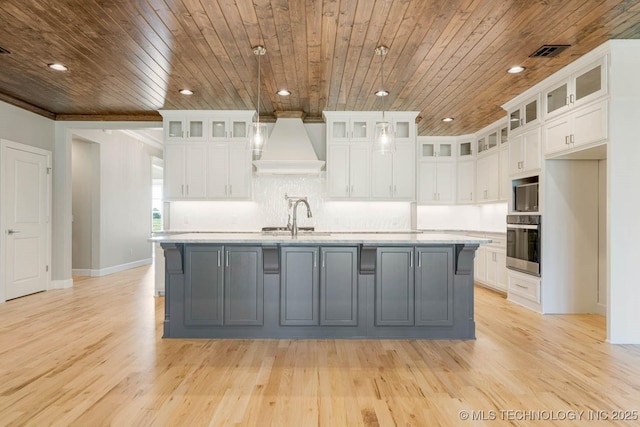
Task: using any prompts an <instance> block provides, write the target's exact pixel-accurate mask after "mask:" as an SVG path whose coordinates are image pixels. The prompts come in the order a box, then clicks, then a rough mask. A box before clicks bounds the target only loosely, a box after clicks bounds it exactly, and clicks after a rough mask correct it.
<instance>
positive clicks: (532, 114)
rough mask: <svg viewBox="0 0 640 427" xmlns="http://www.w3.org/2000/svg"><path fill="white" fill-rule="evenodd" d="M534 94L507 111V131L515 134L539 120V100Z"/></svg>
mask: <svg viewBox="0 0 640 427" xmlns="http://www.w3.org/2000/svg"><path fill="white" fill-rule="evenodd" d="M538 98H539V96H538V95H536V96H534V97H532V98H530V99H527V100H526V101H524V102H522V103H521V104H519V105H516V106H515V107H513V108H511V109H510V110H509V112H508V120H509V133H510V134H517V133H519V132H521V131H524V130H525V129H528V128H529V127H530V126H533V125H535V124H537V123H539V122H540V102H539V100H538Z"/></svg>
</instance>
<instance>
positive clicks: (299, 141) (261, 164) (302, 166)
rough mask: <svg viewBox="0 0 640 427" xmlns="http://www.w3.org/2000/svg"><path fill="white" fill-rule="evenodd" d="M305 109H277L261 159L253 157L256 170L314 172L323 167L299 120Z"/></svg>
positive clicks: (268, 171)
mask: <svg viewBox="0 0 640 427" xmlns="http://www.w3.org/2000/svg"><path fill="white" fill-rule="evenodd" d="M303 116H304V113H303V112H301V111H286V112H277V113H276V124H275V126H274V127H273V130H272V131H271V135H270V136H269V142H268V143H267V146H266V147H265V148H264V151H263V152H262V157H261V158H260V160H255V161H254V162H253V164H254V165H255V166H256V172H257V173H258V174H274V175H276V174H277V175H317V174H319V173H320V171H321V170H322V168H323V167H324V162H323V161H321V160H318V156H317V155H316V152H315V151H314V149H313V145H312V144H311V140H310V139H309V136H308V135H307V131H306V130H305V128H304V124H303V123H302V117H303Z"/></svg>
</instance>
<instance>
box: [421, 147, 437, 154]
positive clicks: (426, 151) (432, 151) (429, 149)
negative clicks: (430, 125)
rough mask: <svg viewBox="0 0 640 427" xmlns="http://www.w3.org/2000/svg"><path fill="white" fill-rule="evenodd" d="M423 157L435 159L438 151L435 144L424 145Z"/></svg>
mask: <svg viewBox="0 0 640 427" xmlns="http://www.w3.org/2000/svg"><path fill="white" fill-rule="evenodd" d="M421 154H422V157H434V156H435V155H436V149H435V146H434V145H433V144H422V153H421Z"/></svg>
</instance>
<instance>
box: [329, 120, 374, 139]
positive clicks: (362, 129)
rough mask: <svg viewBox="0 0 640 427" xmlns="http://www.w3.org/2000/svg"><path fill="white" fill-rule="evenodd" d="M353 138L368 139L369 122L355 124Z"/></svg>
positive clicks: (356, 122)
mask: <svg viewBox="0 0 640 427" xmlns="http://www.w3.org/2000/svg"><path fill="white" fill-rule="evenodd" d="M334 136H335V135H334ZM353 137H354V138H366V137H367V122H363V121H355V122H353Z"/></svg>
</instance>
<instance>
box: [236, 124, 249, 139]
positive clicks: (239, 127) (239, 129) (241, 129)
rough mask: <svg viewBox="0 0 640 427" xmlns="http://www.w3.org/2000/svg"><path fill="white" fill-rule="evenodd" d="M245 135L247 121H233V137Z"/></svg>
mask: <svg viewBox="0 0 640 427" xmlns="http://www.w3.org/2000/svg"><path fill="white" fill-rule="evenodd" d="M246 136H247V123H246V122H233V137H234V138H244V137H246Z"/></svg>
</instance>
